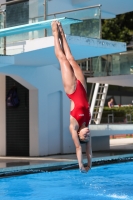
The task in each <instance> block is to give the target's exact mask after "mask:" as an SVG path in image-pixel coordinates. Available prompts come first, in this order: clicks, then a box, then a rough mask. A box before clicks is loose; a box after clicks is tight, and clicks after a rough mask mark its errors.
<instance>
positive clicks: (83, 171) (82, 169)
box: [79, 167, 88, 173]
mask: <svg viewBox="0 0 133 200" xmlns="http://www.w3.org/2000/svg"><path fill="white" fill-rule="evenodd" d="M79 170H80V172H81V173H87V172H88V171H87V169H86V167H81V168H79Z"/></svg>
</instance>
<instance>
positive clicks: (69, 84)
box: [52, 21, 76, 94]
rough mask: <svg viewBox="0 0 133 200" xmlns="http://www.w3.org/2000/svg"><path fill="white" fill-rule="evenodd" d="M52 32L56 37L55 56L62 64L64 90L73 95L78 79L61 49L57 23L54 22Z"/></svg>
mask: <svg viewBox="0 0 133 200" xmlns="http://www.w3.org/2000/svg"><path fill="white" fill-rule="evenodd" d="M52 31H53V36H54V45H55V55H56V57H57V59H58V60H59V63H60V67H61V74H62V80H63V85H64V89H65V92H66V93H68V94H71V93H73V92H74V90H75V82H76V79H75V75H74V73H73V69H72V67H71V65H70V63H69V62H68V60H67V58H66V55H65V54H64V53H63V50H62V48H61V44H60V41H59V31H58V25H57V22H56V21H54V22H52Z"/></svg>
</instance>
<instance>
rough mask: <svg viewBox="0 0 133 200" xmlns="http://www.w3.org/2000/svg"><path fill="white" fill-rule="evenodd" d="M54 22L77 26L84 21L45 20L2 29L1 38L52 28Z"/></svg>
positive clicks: (65, 19)
mask: <svg viewBox="0 0 133 200" xmlns="http://www.w3.org/2000/svg"><path fill="white" fill-rule="evenodd" d="M52 21H60V22H61V24H62V25H68V24H75V23H80V22H82V20H78V19H73V18H67V17H63V18H57V19H50V20H45V21H41V22H35V23H31V24H25V25H20V26H14V27H10V28H5V29H0V37H6V36H10V35H16V34H21V33H25V32H30V31H35V30H41V29H47V28H51V22H52Z"/></svg>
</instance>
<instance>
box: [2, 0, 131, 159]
mask: <svg viewBox="0 0 133 200" xmlns="http://www.w3.org/2000/svg"><path fill="white" fill-rule="evenodd" d="M0 3H1V4H2V5H1V8H2V9H6V24H7V26H6V27H11V26H17V25H21V24H28V23H33V22H38V21H42V20H44V18H45V20H47V19H52V18H54V17H56V18H59V17H70V18H77V19H81V20H92V21H93V22H94V20H95V22H96V23H97V29H96V31H95V28H96V26H95V27H93V28H92V33H91V32H89V29H87V31H88V32H87V33H83V30H80V28H79V30H77V32H78V33H77V35H74V34H75V32H76V31H75V29H76V28H75V29H74V32H73V31H72V28H73V27H71V25H67V26H65V27H64V28H65V33H66V38H67V41H68V43H69V46H70V48H71V51H72V54H73V55H74V57H75V59H76V60H81V59H85V58H90V57H95V56H101V55H105V54H113V53H120V52H124V51H126V44H125V43H121V42H114V41H106V40H102V39H101V38H100V28H101V27H100V25H101V23H100V22H101V17H102V18H113V17H115V16H116V15H117V14H121V13H125V12H129V11H132V10H133V1H132V0H127V1H126V2H125V1H124V0H119V1H118V0H117V1H111V2H110V1H109V0H107V1H106V2H105V1H103V0H92V1H89V0H63V1H60V0H51V1H50V0H49V1H45V5H43V3H44V0H29V1H20V2H19V1H18V2H16V3H15V4H13V3H11V4H6V1H5V0H1V2H0ZM99 4H101V6H100V5H99ZM116 4H117V5H120V6H119V9H117V8H118V6H117V5H116ZM89 6H91V7H89ZM84 7H87V8H84ZM44 8H45V9H44ZM81 8H84V9H83V10H81ZM70 10H71V11H72V10H73V11H72V12H68V11H70ZM60 12H63V13H60ZM13 13H15V15H14V14H13ZM54 13H56V14H54ZM22 14H23V15H22ZM4 16H5V15H3V13H1V27H2V28H4ZM80 31H81V32H82V34H83V37H82V34H81V35H78V34H79V33H80ZM71 34H72V35H71ZM84 34H86V35H84ZM46 35H47V37H46ZM93 35H95V38H93V37H92V36H93ZM4 45H5V41H4V39H3V38H1V52H4V51H3V49H4V47H5V46H4ZM127 76H128V77H127ZM127 76H125V75H124V76H123V77H122V79H125V78H126V80H127V82H126V85H128V86H130V85H131V84H132V82H133V79H132V75H127ZM129 77H131V79H130V83H129V81H128V80H129ZM119 80H121V77H120V76H118V78H116V76H115V78H114V77H112V76H111V77H107V78H106V77H100V78H99V77H98V78H97V77H96V78H89V79H88V80H87V81H90V82H94V83H96V82H99V83H100V82H101V83H108V84H111V81H113V84H115V85H116V84H118V85H119V84H121V82H119ZM14 84H15V85H16V87H17V90H18V95H19V98H20V105H19V107H18V108H8V107H7V105H6V94H7V92H8V90H9V89H10V88H11V87H12V86H13V85H14ZM124 85H125V84H124ZM0 94H1V95H0V155H1V156H5V155H7V156H8V155H12V156H17V155H18V156H21V155H22V156H46V155H52V154H66V153H74V152H75V147H74V145H73V141H72V139H71V135H70V133H69V129H68V126H69V104H70V102H69V100H68V98H67V97H66V94H65V93H64V90H63V86H62V80H61V74H60V66H59V63H58V61H57V59H56V57H55V54H54V43H53V36H51V30H50V29H48V30H47V34H46V31H44V30H39V31H38V30H36V31H32V32H28V33H22V34H19V35H13V36H8V37H6V56H4V55H1V56H0ZM107 126H108V125H107ZM90 129H91V130H92V137H94V139H93V149H94V150H99V149H108V148H109V139H108V135H110V134H115V132H116V133H118V132H120V131H121V130H120V131H118V132H117V131H116V129H115V128H114V127H113V128H112V129H111V130H112V132H111V133H110V132H109V131H108V130H109V128H107V127H106V126H104V127H103V129H102V130H104V134H100V135H98V134H99V127H97V126H95V127H94V126H93V125H91V127H90ZM105 130H106V131H105ZM125 131H126V133H132V127H131V126H130V127H128V128H127V129H125ZM101 135H102V137H101ZM98 144H99V145H98Z"/></svg>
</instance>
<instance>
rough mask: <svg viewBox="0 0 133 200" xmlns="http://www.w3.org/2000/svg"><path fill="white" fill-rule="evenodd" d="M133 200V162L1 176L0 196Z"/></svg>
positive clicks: (5, 199) (20, 199)
mask: <svg viewBox="0 0 133 200" xmlns="http://www.w3.org/2000/svg"><path fill="white" fill-rule="evenodd" d="M115 199H118V200H119V199H124V200H133V162H126V163H119V164H112V165H104V166H99V167H93V168H92V170H91V171H90V172H88V173H87V174H82V173H80V172H79V170H78V169H76V170H62V171H55V172H44V173H38V174H30V175H24V176H16V177H10V178H1V179H0V200H115Z"/></svg>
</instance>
